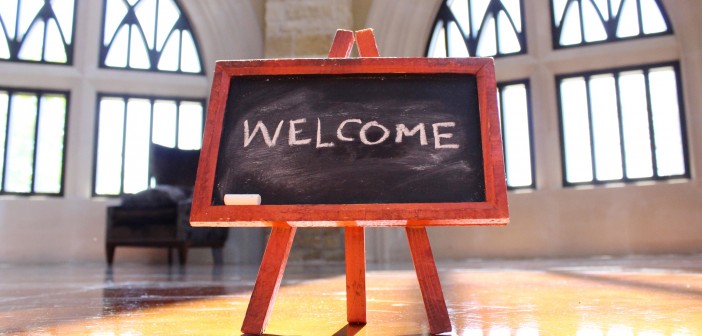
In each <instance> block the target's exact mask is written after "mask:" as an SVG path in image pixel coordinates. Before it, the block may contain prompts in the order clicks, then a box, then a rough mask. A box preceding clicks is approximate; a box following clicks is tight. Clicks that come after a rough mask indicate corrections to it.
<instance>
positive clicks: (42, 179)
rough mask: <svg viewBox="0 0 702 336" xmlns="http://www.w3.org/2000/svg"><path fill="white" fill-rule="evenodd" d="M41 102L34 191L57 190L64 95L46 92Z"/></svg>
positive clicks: (61, 149)
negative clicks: (47, 93)
mask: <svg viewBox="0 0 702 336" xmlns="http://www.w3.org/2000/svg"><path fill="white" fill-rule="evenodd" d="M40 106H41V110H40V112H39V134H38V136H37V149H36V150H37V164H36V167H37V168H36V172H35V174H36V176H35V178H34V192H38V193H60V192H61V175H62V171H63V143H64V130H65V120H66V98H65V97H64V96H54V95H46V96H44V97H42V98H41V105H40Z"/></svg>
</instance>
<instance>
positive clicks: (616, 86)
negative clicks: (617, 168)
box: [613, 72, 629, 181]
mask: <svg viewBox="0 0 702 336" xmlns="http://www.w3.org/2000/svg"><path fill="white" fill-rule="evenodd" d="M619 74H620V73H619V72H616V73H614V74H613V76H614V81H615V82H614V94H615V96H616V97H615V99H616V101H617V119H618V120H617V121H618V124H619V125H618V126H619V152H620V153H621V154H620V155H621V161H622V178H623V180H624V181H627V180H628V179H629V178H628V177H627V168H626V151H625V150H624V141H625V138H624V117H623V115H622V99H621V92H620V90H619Z"/></svg>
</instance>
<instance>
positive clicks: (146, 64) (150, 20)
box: [100, 0, 202, 74]
mask: <svg viewBox="0 0 702 336" xmlns="http://www.w3.org/2000/svg"><path fill="white" fill-rule="evenodd" d="M103 11H104V16H103V17H104V25H103V34H102V36H103V38H102V47H101V48H100V66H102V67H108V68H123V69H140V70H152V71H173V72H183V73H196V74H199V73H202V66H201V61H200V53H199V51H198V47H197V43H196V40H195V38H194V36H193V32H192V28H191V26H190V23H189V21H188V18H187V17H186V16H185V15H184V14H183V11H182V10H181V9H180V6H178V3H177V2H175V1H174V0H106V1H105V6H104V9H103ZM107 13H109V15H108V14H107Z"/></svg>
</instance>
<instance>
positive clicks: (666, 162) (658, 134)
mask: <svg viewBox="0 0 702 336" xmlns="http://www.w3.org/2000/svg"><path fill="white" fill-rule="evenodd" d="M648 83H649V86H650V89H651V111H652V113H653V131H654V137H655V141H656V163H657V164H658V167H657V173H658V175H659V176H674V175H683V174H685V155H684V148H683V139H682V134H681V129H682V123H681V122H680V107H679V106H678V90H677V81H676V76H675V71H674V70H673V68H672V67H664V68H657V69H652V70H651V72H650V73H649V75H648Z"/></svg>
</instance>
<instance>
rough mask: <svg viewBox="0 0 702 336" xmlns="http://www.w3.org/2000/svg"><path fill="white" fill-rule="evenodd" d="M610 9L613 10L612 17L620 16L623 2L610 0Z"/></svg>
mask: <svg viewBox="0 0 702 336" xmlns="http://www.w3.org/2000/svg"><path fill="white" fill-rule="evenodd" d="M609 5H610V6H609V8H610V9H611V10H612V16H618V15H619V9H620V8H621V6H622V0H609Z"/></svg>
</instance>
